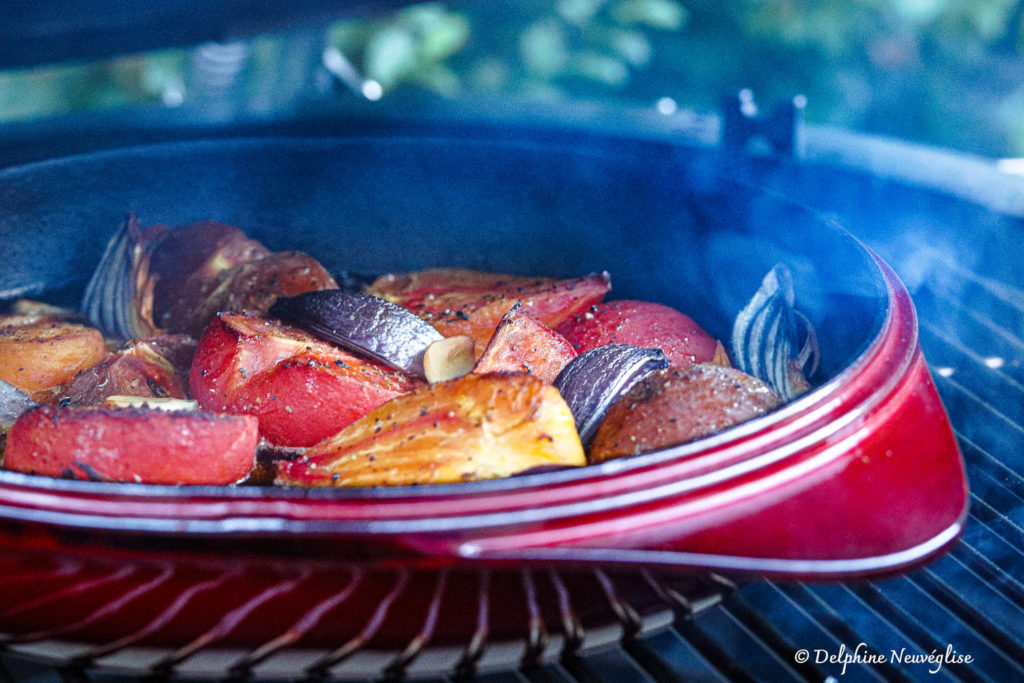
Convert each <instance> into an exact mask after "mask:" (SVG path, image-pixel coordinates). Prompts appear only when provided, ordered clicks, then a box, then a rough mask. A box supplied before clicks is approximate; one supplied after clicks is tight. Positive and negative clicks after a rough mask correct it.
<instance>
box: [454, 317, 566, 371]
mask: <svg viewBox="0 0 1024 683" xmlns="http://www.w3.org/2000/svg"><path fill="white" fill-rule="evenodd" d="M576 355H577V354H576V352H575V351H574V350H573V348H572V344H570V343H569V342H568V341H566V339H565V337H563V336H562V335H560V334H558V333H557V332H555V331H554V330H552V329H551V328H550V327H547V326H545V325H542V324H541V323H540V321H538V320H537V319H536V318H534V317H533V316H532V315H530V313H528V312H527V311H526V309H524V308H523V306H522V304H518V303H517V304H516V305H515V306H513V307H512V310H510V311H509V312H508V313H506V314H505V317H503V318H502V319H501V322H500V323H498V329H497V330H495V332H494V336H493V337H491V341H490V342H489V343H488V344H487V348H486V349H485V350H484V353H483V355H482V356H480V360H478V361H477V363H476V366H475V367H474V368H473V372H475V373H477V374H484V373H488V372H525V373H526V374H528V375H534V376H536V377H539V378H541V379H542V380H544V381H545V382H554V381H555V378H556V377H558V373H559V372H561V371H562V368H564V367H565V366H566V365H567V364H568V363H569V361H571V360H572V359H573V358H575V357H576Z"/></svg>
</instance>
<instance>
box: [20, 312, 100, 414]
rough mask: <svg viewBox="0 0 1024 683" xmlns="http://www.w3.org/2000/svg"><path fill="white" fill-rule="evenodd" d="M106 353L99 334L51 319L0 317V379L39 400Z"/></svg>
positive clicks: (97, 331) (50, 397)
mask: <svg viewBox="0 0 1024 683" xmlns="http://www.w3.org/2000/svg"><path fill="white" fill-rule="evenodd" d="M106 353H107V348H106V345H105V342H104V341H103V335H102V334H100V331H99V330H97V329H94V328H92V327H87V326H85V325H79V324H78V323H71V322H64V321H60V320H56V319H53V318H49V317H44V318H38V317H36V316H20V315H19V316H10V317H5V318H0V379H2V380H4V381H5V382H7V383H9V384H12V385H14V386H15V387H17V388H18V389H20V390H21V391H23V392H25V393H26V394H28V395H29V396H30V397H31V398H32V399H34V400H36V401H48V400H52V399H53V397H54V391H55V389H56V386H57V385H59V384H63V383H64V382H66V381H68V380H69V379H71V378H72V377H74V376H75V373H77V372H79V371H80V370H83V369H85V368H88V367H90V366H92V365H94V364H95V363H98V362H99V361H100V360H101V359H102V358H103V356H105V355H106Z"/></svg>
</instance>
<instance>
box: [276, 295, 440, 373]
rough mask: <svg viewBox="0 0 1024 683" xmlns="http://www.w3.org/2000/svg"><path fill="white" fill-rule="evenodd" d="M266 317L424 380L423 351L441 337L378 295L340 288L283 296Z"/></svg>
mask: <svg viewBox="0 0 1024 683" xmlns="http://www.w3.org/2000/svg"><path fill="white" fill-rule="evenodd" d="M270 314H271V315H273V316H276V317H278V318H280V319H281V320H283V321H285V322H287V323H289V324H291V325H295V326H296V327H299V328H302V329H304V330H306V331H307V332H309V333H310V334H313V335H315V336H317V337H320V338H321V339H324V340H326V341H329V342H331V343H332V344H337V345H338V346H341V347H344V348H346V349H349V350H350V351H354V352H356V353H361V354H364V355H367V356H370V357H371V358H373V359H374V360H377V361H380V362H381V363H384V364H386V365H390V366H391V367H393V368H397V369H398V370H402V371H404V372H407V373H409V374H410V375H415V376H416V377H420V378H424V373H423V352H424V351H426V350H427V347H428V346H430V345H431V344H432V343H433V342H435V341H437V340H438V339H441V338H442V337H441V333H440V332H438V331H437V330H435V329H434V328H433V327H431V326H430V324H429V323H427V322H424V321H423V320H422V319H420V318H419V316H417V315H415V314H413V313H410V312H409V311H407V310H405V309H404V308H402V307H401V306H398V305H396V304H393V303H391V302H390V301H386V300H385V299H381V298H380V297H376V296H372V295H370V294H364V293H362V292H351V291H346V290H341V289H325V290H321V291H317V292H306V293H305V294H300V295H298V296H292V297H282V298H280V299H278V300H277V302H276V303H275V304H274V305H273V306H271V307H270Z"/></svg>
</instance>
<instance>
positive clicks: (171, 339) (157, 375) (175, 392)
mask: <svg viewBox="0 0 1024 683" xmlns="http://www.w3.org/2000/svg"><path fill="white" fill-rule="evenodd" d="M195 351H196V340H195V339H192V338H191V337H186V336H184V335H177V334H165V335H160V336H158V337H151V338H149V339H134V340H132V341H130V342H128V343H127V344H125V345H124V346H122V347H121V348H120V349H118V350H117V351H114V352H113V353H110V354H108V355H107V357H106V358H104V359H103V360H101V361H100V362H99V363H97V364H96V365H93V366H92V367H90V368H87V369H85V370H83V371H81V372H79V373H78V374H77V375H75V376H74V377H73V378H72V379H71V381H69V382H67V383H66V384H64V385H63V386H62V387H61V388H60V391H59V394H58V395H59V399H58V400H59V401H60V402H61V403H62V404H64V405H90V404H95V403H101V402H102V401H103V400H104V399H105V398H106V397H108V396H117V395H121V396H143V397H146V398H187V396H188V372H189V368H190V367H191V365H192V356H193V354H195Z"/></svg>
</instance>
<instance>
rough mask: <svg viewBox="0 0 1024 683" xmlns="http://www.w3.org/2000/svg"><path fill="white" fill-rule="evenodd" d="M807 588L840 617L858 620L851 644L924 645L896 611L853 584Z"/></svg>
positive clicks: (913, 647) (911, 648)
mask: <svg viewBox="0 0 1024 683" xmlns="http://www.w3.org/2000/svg"><path fill="white" fill-rule="evenodd" d="M807 590H808V591H809V592H811V593H813V594H814V595H815V597H816V598H817V599H818V600H820V601H821V602H822V603H823V604H825V605H828V606H829V608H830V609H831V610H832V611H834V612H835V613H837V614H839V615H840V619H843V620H855V621H856V625H857V628H856V630H855V631H854V633H853V636H852V638H850V639H849V640H847V641H845V642H846V644H847V647H852V646H855V645H856V644H857V643H861V642H863V643H865V644H867V645H868V646H869V647H872V648H876V651H878V650H881V649H882V648H884V649H885V650H886V651H889V650H892V649H895V650H900V649H901V648H906V649H907V650H908V651H920V649H921V646H920V645H919V644H918V643H917V642H916V641H915V639H914V638H913V634H912V633H908V632H907V631H906V630H905V629H903V628H901V624H899V623H898V622H897V621H896V620H894V618H893V615H892V614H890V613H889V612H888V611H887V610H885V609H882V610H879V609H877V607H879V606H878V605H872V604H871V603H870V602H868V601H866V600H865V599H864V596H862V595H861V594H860V593H859V592H857V591H855V590H854V585H853V584H846V585H834V584H821V585H812V586H807ZM899 671H900V672H901V673H902V674H903V675H905V676H908V677H913V671H911V670H908V669H903V668H900V669H899ZM948 676H949V673H948V672H946V673H945V674H942V675H941V676H939V680H941V679H942V678H948Z"/></svg>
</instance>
